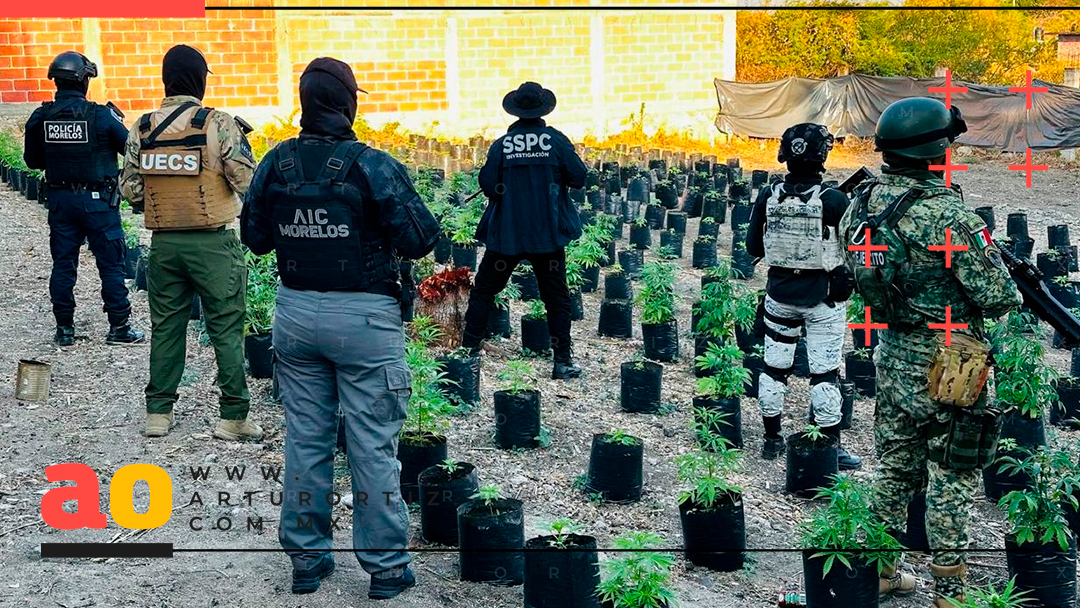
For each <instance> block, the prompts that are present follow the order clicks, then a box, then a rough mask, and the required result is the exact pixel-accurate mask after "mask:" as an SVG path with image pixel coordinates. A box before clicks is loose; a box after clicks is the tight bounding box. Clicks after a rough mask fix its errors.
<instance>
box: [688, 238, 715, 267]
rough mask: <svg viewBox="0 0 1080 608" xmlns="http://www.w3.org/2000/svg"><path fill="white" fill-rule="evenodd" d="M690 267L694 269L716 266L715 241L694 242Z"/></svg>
mask: <svg viewBox="0 0 1080 608" xmlns="http://www.w3.org/2000/svg"><path fill="white" fill-rule="evenodd" d="M691 265H692V266H693V267H694V268H712V267H713V266H716V241H714V240H706V241H700V240H697V241H694V249H693V256H692V257H691Z"/></svg>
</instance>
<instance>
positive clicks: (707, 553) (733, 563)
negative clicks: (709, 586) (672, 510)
mask: <svg viewBox="0 0 1080 608" xmlns="http://www.w3.org/2000/svg"><path fill="white" fill-rule="evenodd" d="M679 520H680V522H681V523H682V535H683V547H685V548H686V559H688V560H689V561H690V563H692V564H694V565H695V566H702V567H705V568H708V569H709V570H716V571H719V572H735V571H736V570H740V569H742V567H743V562H744V561H745V557H746V553H745V550H746V520H745V516H744V514H743V501H742V496H741V495H739V494H729V495H727V496H725V497H723V498H721V499H720V500H719V501H718V502H717V504H715V505H713V506H712V507H710V508H703V507H700V506H699V505H697V504H695V503H693V502H692V501H691V500H690V499H687V500H684V501H683V502H681V503H679ZM719 549H723V550H722V551H720V550H719Z"/></svg>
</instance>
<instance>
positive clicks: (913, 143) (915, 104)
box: [874, 97, 967, 159]
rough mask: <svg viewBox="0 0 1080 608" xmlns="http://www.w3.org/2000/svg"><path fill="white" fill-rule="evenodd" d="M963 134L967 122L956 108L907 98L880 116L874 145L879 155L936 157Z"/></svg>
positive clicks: (894, 103)
mask: <svg viewBox="0 0 1080 608" xmlns="http://www.w3.org/2000/svg"><path fill="white" fill-rule="evenodd" d="M965 131H967V123H965V122H964V119H963V117H962V116H961V115H960V108H958V107H956V106H953V107H952V108H951V109H950V108H947V107H945V104H944V103H941V102H940V101H938V100H936V99H931V98H929V97H909V98H907V99H901V100H900V101H894V102H893V103H891V104H889V107H887V108H885V111H884V112H882V113H881V117H880V118H879V119H878V124H877V132H876V133H875V134H874V143H876V144H877V151H879V152H888V153H891V154H895V155H897V156H905V157H907V158H922V159H930V158H938V157H940V156H944V155H945V150H946V149H947V148H948V147H949V144H951V143H952V142H953V141H954V140H955V139H956V138H957V137H958V136H959V135H960V134H961V133H963V132H965Z"/></svg>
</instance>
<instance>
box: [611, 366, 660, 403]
mask: <svg viewBox="0 0 1080 608" xmlns="http://www.w3.org/2000/svg"><path fill="white" fill-rule="evenodd" d="M619 375H620V383H619V384H620V399H619V403H620V405H621V406H622V409H623V411H624V412H631V413H642V414H652V413H655V412H656V411H658V410H659V409H660V391H661V388H662V385H663V375H664V366H662V365H660V364H659V363H653V362H652V361H626V362H625V363H623V364H622V365H621V366H620V369H619Z"/></svg>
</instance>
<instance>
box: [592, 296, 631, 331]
mask: <svg viewBox="0 0 1080 608" xmlns="http://www.w3.org/2000/svg"><path fill="white" fill-rule="evenodd" d="M597 333H598V334H599V335H601V336H604V337H607V338H632V337H634V306H633V303H632V302H631V301H630V300H604V301H603V302H601V303H600V319H599V322H598V324H597Z"/></svg>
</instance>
